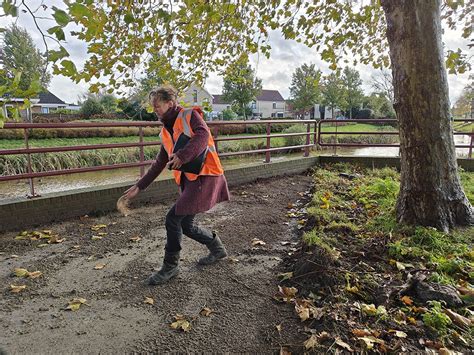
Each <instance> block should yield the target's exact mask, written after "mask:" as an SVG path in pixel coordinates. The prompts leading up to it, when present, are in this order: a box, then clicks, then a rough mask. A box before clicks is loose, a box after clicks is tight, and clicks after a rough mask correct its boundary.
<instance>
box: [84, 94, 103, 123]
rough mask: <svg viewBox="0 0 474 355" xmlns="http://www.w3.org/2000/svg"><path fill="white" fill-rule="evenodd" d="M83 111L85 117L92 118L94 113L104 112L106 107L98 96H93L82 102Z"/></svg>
mask: <svg viewBox="0 0 474 355" xmlns="http://www.w3.org/2000/svg"><path fill="white" fill-rule="evenodd" d="M81 113H82V114H83V115H84V117H85V118H90V117H91V116H92V115H98V114H101V113H104V107H103V106H102V105H101V103H100V102H99V100H98V99H97V98H96V97H94V96H91V97H89V98H88V99H87V100H86V101H84V102H83V103H82V107H81Z"/></svg>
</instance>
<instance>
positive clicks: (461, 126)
mask: <svg viewBox="0 0 474 355" xmlns="http://www.w3.org/2000/svg"><path fill="white" fill-rule="evenodd" d="M454 130H455V131H457V132H464V133H471V132H474V123H468V124H466V123H463V122H456V123H454Z"/></svg>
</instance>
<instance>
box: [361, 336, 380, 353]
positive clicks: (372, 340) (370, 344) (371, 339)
mask: <svg viewBox="0 0 474 355" xmlns="http://www.w3.org/2000/svg"><path fill="white" fill-rule="evenodd" d="M357 339H359V340H362V341H363V342H364V343H365V346H366V348H367V350H371V349H372V348H373V347H374V343H378V344H385V342H384V341H383V340H382V339H378V338H376V337H374V336H372V335H370V336H365V337H358V338H357Z"/></svg>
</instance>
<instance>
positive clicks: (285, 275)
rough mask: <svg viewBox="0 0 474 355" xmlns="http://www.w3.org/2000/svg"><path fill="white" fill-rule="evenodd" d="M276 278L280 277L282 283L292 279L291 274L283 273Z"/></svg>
mask: <svg viewBox="0 0 474 355" xmlns="http://www.w3.org/2000/svg"><path fill="white" fill-rule="evenodd" d="M278 277H281V280H282V281H285V280H289V279H291V278H292V277H293V272H284V273H282V274H280V275H278Z"/></svg>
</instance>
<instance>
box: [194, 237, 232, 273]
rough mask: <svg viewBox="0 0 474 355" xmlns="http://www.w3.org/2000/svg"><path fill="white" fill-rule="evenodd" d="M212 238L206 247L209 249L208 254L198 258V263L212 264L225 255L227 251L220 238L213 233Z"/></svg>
mask: <svg viewBox="0 0 474 355" xmlns="http://www.w3.org/2000/svg"><path fill="white" fill-rule="evenodd" d="M213 234H214V239H213V240H212V242H210V243H209V244H207V245H206V246H207V248H208V249H209V251H210V253H209V255H208V256H205V257H203V258H201V259H199V260H198V264H200V265H210V264H214V263H215V262H216V261H219V260H220V259H223V258H225V257H226V256H227V251H226V250H225V247H224V244H222V241H221V239H220V238H219V237H218V236H217V235H216V234H215V233H213Z"/></svg>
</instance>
